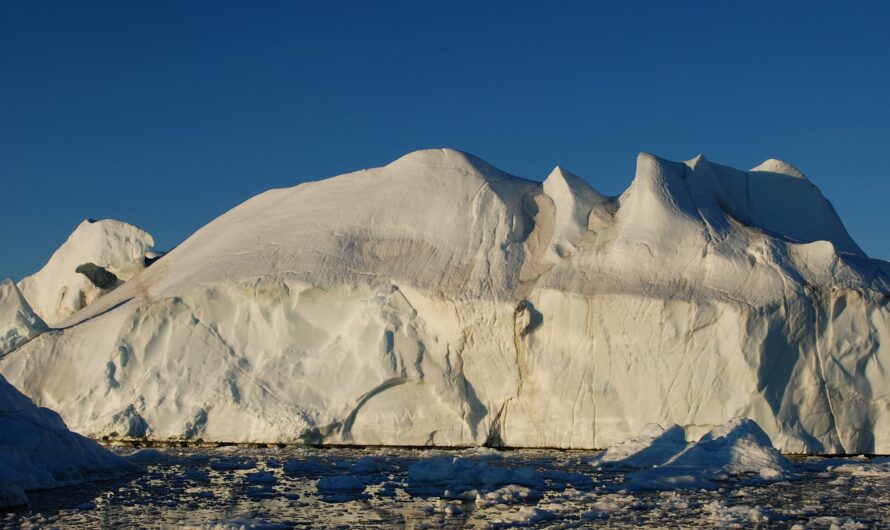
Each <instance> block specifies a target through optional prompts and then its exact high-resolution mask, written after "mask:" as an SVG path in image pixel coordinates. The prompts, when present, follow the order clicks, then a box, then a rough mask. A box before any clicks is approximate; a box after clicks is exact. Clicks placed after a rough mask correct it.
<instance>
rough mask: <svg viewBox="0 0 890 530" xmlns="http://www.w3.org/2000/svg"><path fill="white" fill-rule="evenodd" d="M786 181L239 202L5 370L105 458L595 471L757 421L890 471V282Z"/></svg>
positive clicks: (654, 164) (414, 183)
mask: <svg viewBox="0 0 890 530" xmlns="http://www.w3.org/2000/svg"><path fill="white" fill-rule="evenodd" d="M786 166H787V165H783V164H779V163H777V162H770V163H767V164H766V165H763V166H761V167H759V168H756V170H754V171H749V172H745V171H738V170H734V169H732V168H728V167H725V166H721V165H719V164H714V163H711V162H709V161H708V160H706V159H705V158H704V157H697V158H695V159H693V160H690V161H687V162H683V163H675V162H669V161H665V160H662V159H659V158H657V157H654V156H652V155H647V154H641V155H640V157H639V159H638V161H637V172H636V176H635V178H634V180H633V182H632V183H631V185H630V186H629V188H628V189H627V190H626V191H625V192H624V193H623V194H621V195H620V196H618V197H604V196H602V195H601V194H599V193H597V192H596V191H594V190H593V189H592V188H591V187H590V186H589V185H587V183H586V182H584V181H583V180H582V179H580V178H577V177H575V176H573V175H571V174H570V173H569V172H567V171H565V170H562V169H557V170H555V171H554V172H553V173H552V174H551V175H550V176H549V177H547V179H546V180H545V181H544V182H543V183H538V182H533V181H530V180H524V179H520V178H516V177H512V176H510V175H507V174H505V173H503V172H501V171H499V170H497V169H495V168H493V167H491V166H490V165H488V164H486V163H485V162H483V161H481V160H480V159H478V158H476V157H473V156H471V155H467V154H464V153H460V152H457V151H452V150H429V151H420V152H416V153H412V154H409V155H407V156H405V157H403V158H401V159H399V160H397V161H395V162H393V163H391V164H389V165H387V166H385V167H382V168H375V169H369V170H366V171H359V172H356V173H351V174H348V175H342V176H339V177H335V178H331V179H327V180H323V181H318V182H311V183H306V184H301V185H299V186H296V187H293V188H288V189H277V190H271V191H268V192H266V193H263V194H261V195H258V196H256V197H254V198H252V199H250V200H248V201H246V202H245V203H243V204H241V205H240V206H238V207H236V208H234V209H232V210H231V211H229V212H227V213H226V214H224V215H222V216H220V217H219V218H217V219H215V220H213V221H212V222H210V223H209V224H207V225H206V226H204V227H203V228H201V229H200V230H198V231H197V232H196V233H195V234H193V235H192V236H191V237H190V238H189V239H187V240H186V241H185V242H183V243H182V244H180V245H179V246H177V247H176V248H175V249H174V250H173V251H171V252H170V253H168V254H167V255H165V256H164V258H163V259H162V260H160V261H158V262H157V263H155V264H153V265H151V266H150V267H148V268H146V269H144V270H142V271H141V272H139V273H138V274H137V275H136V276H134V277H132V278H131V279H130V280H129V281H127V282H125V283H123V284H122V285H120V286H119V287H117V288H116V289H114V290H113V291H111V292H109V293H107V294H104V296H102V297H101V298H98V299H96V300H95V301H93V302H92V303H90V304H89V305H87V306H86V307H84V308H83V309H80V310H79V311H77V312H76V313H74V314H71V315H70V316H68V317H67V318H66V320H65V321H64V325H65V328H66V329H64V330H62V331H59V332H54V333H48V334H44V335H42V336H41V337H39V338H38V339H36V340H32V341H30V342H28V343H26V344H24V345H21V346H19V347H18V348H17V349H16V350H15V351H13V352H12V353H11V354H9V355H7V356H6V357H4V358H2V359H0V372H2V373H3V374H4V375H5V376H6V377H7V378H8V379H9V380H10V381H11V382H13V383H14V384H15V385H17V386H18V387H19V388H21V389H23V391H25V392H27V393H28V395H30V396H33V398H34V399H35V401H36V402H37V403H39V404H41V405H43V406H48V407H51V408H53V409H56V410H58V411H59V413H60V414H61V415H62V416H63V417H64V418H65V420H66V422H68V424H69V425H71V426H72V428H74V429H76V430H77V431H79V432H82V433H84V434H87V435H89V436H96V437H99V436H110V437H112V438H139V437H142V436H147V437H148V438H150V439H161V440H165V439H191V440H195V439H202V440H204V441H225V442H299V441H305V442H312V443H324V444H344V443H345V444H369V445H378V444H383V445H387V444H398V445H415V446H418V445H441V446H474V445H483V444H489V445H507V446H515V447H574V448H601V447H607V446H610V445H612V444H615V443H616V442H620V441H622V440H625V439H627V438H629V437H631V436H632V435H634V434H636V433H638V432H640V430H641V429H642V428H643V427H644V426H645V425H646V424H649V423H657V424H661V425H670V424H677V425H679V426H681V427H682V428H683V429H684V430H685V432H686V433H687V435H688V436H689V437H690V438H696V437H699V436H701V435H702V434H704V433H705V432H707V431H708V430H710V429H711V428H713V427H714V426H715V425H721V424H723V423H725V422H726V421H728V420H730V419H731V418H734V417H736V416H745V417H749V418H751V419H752V420H754V421H756V422H757V423H758V424H759V425H760V426H761V427H762V428H763V430H764V431H765V432H766V433H767V434H768V435H769V437H770V438H771V439H772V440H773V442H774V443H775V444H776V446H777V447H778V448H780V449H781V450H783V451H789V452H818V453H859V452H863V453H881V452H884V453H888V452H890V445H888V444H890V411H888V410H887V407H886V403H887V402H888V400H890V372H887V371H886V370H885V369H884V368H883V367H884V366H887V365H888V364H890V336H888V334H890V304H888V302H887V300H888V296H890V265H888V264H887V263H886V262H883V261H880V260H870V259H869V258H867V257H866V256H865V255H864V254H863V253H862V252H861V250H859V248H858V247H857V246H856V244H855V242H853V240H852V239H851V238H850V236H849V234H848V233H847V232H846V230H845V229H844V227H843V224H842V223H841V221H840V219H839V218H838V217H837V215H836V213H835V212H834V209H833V208H832V207H831V205H830V203H829V202H828V201H827V200H826V199H825V198H824V197H823V196H822V195H821V193H820V192H819V190H818V189H817V188H816V187H815V186H814V185H813V184H812V183H811V182H810V181H808V180H807V179H804V178H801V177H800V176H798V175H797V174H795V172H794V171H793V170H792V169H789V168H788V167H786ZM798 173H799V172H798ZM82 228H83V227H82ZM80 230H81V229H79V230H78V232H80ZM76 233H77V232H76ZM72 237H74V236H72ZM100 239H101V238H100ZM132 241H133V245H132V246H131V247H127V246H126V245H123V246H124V247H126V248H131V249H132V252H131V253H127V256H129V257H128V258H127V259H130V258H132V259H135V260H137V261H138V260H139V259H142V258H143V257H144V256H145V253H146V251H147V250H148V246H150V244H149V241H148V239H146V238H145V237H143V238H142V239H139V238H138V237H136V236H135V235H134V236H133V239H132ZM69 243H70V242H69ZM114 248H121V245H117V244H115V245H114ZM63 250H64V252H63ZM80 252H81V251H80V250H76V246H75V245H73V244H72V245H69V244H66V245H65V246H64V247H63V249H60V251H59V252H58V253H57V256H60V257H59V258H58V259H57V258H56V257H55V256H54V258H53V259H52V260H51V261H50V264H48V265H47V267H49V266H50V265H51V264H53V263H56V262H59V263H61V262H64V263H65V264H67V265H65V267H62V269H64V270H62V269H60V270H62V272H59V273H58V274H59V276H58V277H56V276H55V274H56V273H53V274H49V273H46V274H44V273H38V276H35V277H31V280H29V281H27V282H25V281H23V282H22V285H23V287H22V292H23V293H24V295H25V297H26V298H27V299H28V300H29V301H30V302H31V303H32V306H34V307H35V311H37V312H38V313H41V311H43V310H44V309H40V310H38V307H40V308H44V307H49V309H48V311H55V312H56V313H57V316H58V317H62V316H65V315H67V314H68V313H70V312H71V311H74V310H75V309H76V308H77V307H80V306H78V305H77V304H72V303H69V302H70V297H67V295H66V296H63V297H62V300H63V302H64V303H62V304H61V305H59V304H57V303H56V302H57V301H58V300H59V293H60V290H61V287H60V285H68V284H69V283H70V282H69V280H67V279H66V280H64V281H61V279H62V278H69V277H68V276H65V274H68V272H66V271H68V269H70V268H71V266H75V267H76V266H77V265H79V264H80V263H79V262H80V261H81V259H80V257H78V258H77V259H74V258H72V257H69V254H70V255H71V256H73V255H74V254H75V253H76V254H77V255H78V256H80V255H81V254H80ZM87 255H89V259H88V260H87V261H92V262H94V263H96V264H98V265H103V266H105V265H108V264H107V263H104V262H100V261H97V258H95V257H94V256H95V253H91V252H86V251H85V252H84V254H83V256H84V257H86V256H87ZM63 258H64V259H63ZM131 263H132V261H131ZM54 266H55V265H54ZM109 266H110V265H109ZM45 270H47V269H45ZM115 270H117V269H115ZM63 272H64V274H62V273H63ZM71 274H74V273H71ZM115 274H118V272H115ZM77 276H78V277H80V278H83V275H77ZM119 277H121V278H125V277H127V275H125V274H123V273H121V275H120V276H119ZM44 278H45V281H44ZM38 280H39V281H38ZM83 280H84V281H86V280H85V278H83ZM60 281H61V283H60ZM26 283H27V284H28V285H25V284H26ZM78 285H79V286H74V287H72V290H70V291H71V292H73V290H82V289H83V288H84V287H83V284H78ZM41 286H43V287H41ZM25 287H28V288H27V289H26V288H25ZM38 287H39V289H38ZM29 290H36V291H34V292H40V293H49V294H46V300H43V294H41V300H43V301H41V302H40V303H35V302H34V301H33V300H32V299H31V295H29ZM67 292H68V291H66V293H67ZM82 292H86V291H82ZM91 296H93V295H92V294H90V295H89V296H87V297H86V298H89V297H91ZM82 305H83V304H81V306H82ZM63 313H64V314H63ZM53 322H54V320H53V319H50V322H48V323H50V324H51V325H52V323H53Z"/></svg>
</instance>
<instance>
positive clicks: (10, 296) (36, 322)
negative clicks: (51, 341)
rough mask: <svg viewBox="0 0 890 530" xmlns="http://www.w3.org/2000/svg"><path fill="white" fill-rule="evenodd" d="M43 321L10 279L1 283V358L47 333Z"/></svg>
mask: <svg viewBox="0 0 890 530" xmlns="http://www.w3.org/2000/svg"><path fill="white" fill-rule="evenodd" d="M46 329H47V327H46V324H45V323H44V322H43V320H42V319H41V318H40V317H39V316H37V314H36V313H34V311H33V310H32V309H31V306H30V304H28V301H27V300H25V297H24V296H22V293H21V292H20V291H19V289H18V287H16V285H15V283H14V282H13V281H12V280H10V279H9V278H7V279H5V280H3V281H2V282H0V356H2V355H5V354H7V353H9V352H11V351H12V350H14V349H16V348H18V347H19V346H21V345H22V344H24V343H26V342H28V341H29V340H31V339H32V338H34V337H36V336H37V335H40V334H41V333H43V332H44V331H46Z"/></svg>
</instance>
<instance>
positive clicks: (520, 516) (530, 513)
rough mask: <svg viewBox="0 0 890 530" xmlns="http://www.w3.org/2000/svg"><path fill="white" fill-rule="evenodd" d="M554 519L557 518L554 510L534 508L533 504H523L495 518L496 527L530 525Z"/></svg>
mask: <svg viewBox="0 0 890 530" xmlns="http://www.w3.org/2000/svg"><path fill="white" fill-rule="evenodd" d="M552 519H556V514H555V513H553V512H550V511H547V510H542V509H540V508H533V507H531V506H523V507H522V508H520V509H519V510H517V511H515V512H510V513H507V514H505V515H503V516H501V517H499V518H497V519H495V520H494V526H495V527H496V528H503V527H507V526H530V525H533V524H537V523H540V522H543V521H550V520H552Z"/></svg>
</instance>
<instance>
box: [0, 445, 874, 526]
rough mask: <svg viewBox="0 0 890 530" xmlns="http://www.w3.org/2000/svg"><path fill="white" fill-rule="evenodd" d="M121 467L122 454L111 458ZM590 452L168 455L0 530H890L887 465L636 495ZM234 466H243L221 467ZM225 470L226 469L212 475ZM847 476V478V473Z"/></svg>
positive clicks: (68, 492)
mask: <svg viewBox="0 0 890 530" xmlns="http://www.w3.org/2000/svg"><path fill="white" fill-rule="evenodd" d="M114 451H115V452H117V453H119V454H122V455H126V454H129V453H132V452H133V450H132V449H129V448H116V449H114ZM596 459H597V455H596V454H595V453H593V452H585V451H558V450H515V451H504V452H492V451H487V450H481V451H480V450H478V449H471V450H461V451H457V450H417V449H398V448H386V449H345V448H331V449H313V448H300V447H285V448H229V447H226V448H221V449H207V448H167V449H160V450H152V451H150V452H141V453H140V454H137V455H136V456H135V457H133V458H131V461H133V462H135V463H137V464H139V465H141V466H144V469H145V472H144V473H143V474H137V475H134V476H131V477H128V478H125V479H119V480H115V481H107V482H104V483H91V484H87V485H82V486H79V487H77V488H67V489H62V490H54V491H52V492H45V493H35V494H32V495H31V506H30V507H29V508H28V509H22V510H18V511H14V512H10V513H7V514H6V515H5V516H2V517H0V523H2V525H3V526H4V527H10V528H12V527H28V526H32V527H58V528H74V527H90V528H95V527H121V528H133V527H185V528H226V529H228V528H242V527H243V528H350V527H352V528H405V527H409V528H440V527H445V528H506V527H516V526H521V527H533V528H577V527H580V528H588V527H609V528H632V527H640V526H650V527H659V528H664V527H670V528H677V527H682V528H715V527H717V528H748V527H769V528H825V529H828V528H849V529H852V528H890V469H888V460H887V459H866V458H834V459H826V458H818V457H810V458H806V459H802V458H797V459H794V460H793V461H792V462H791V463H790V464H789V465H790V466H792V468H793V471H794V474H795V478H794V479H792V480H778V481H772V480H762V479H760V478H759V477H755V476H727V477H726V478H725V480H720V481H718V483H717V484H716V487H715V488H712V489H691V490H676V491H652V490H634V489H629V488H627V486H626V482H627V478H628V475H627V473H629V472H630V471H629V470H621V469H617V468H613V467H603V466H593V465H591V464H590V462H591V461H594V460H596ZM232 461H238V462H242V463H244V464H245V465H243V466H235V467H233V466H230V465H229V464H228V463H230V462H232ZM220 463H225V464H224V465H219V464H220ZM854 470H855V471H854Z"/></svg>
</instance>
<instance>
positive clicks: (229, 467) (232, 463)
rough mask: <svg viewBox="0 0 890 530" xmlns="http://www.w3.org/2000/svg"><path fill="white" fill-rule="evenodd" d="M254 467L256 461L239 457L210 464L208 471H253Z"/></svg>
mask: <svg viewBox="0 0 890 530" xmlns="http://www.w3.org/2000/svg"><path fill="white" fill-rule="evenodd" d="M255 467H256V461H254V460H252V459H250V458H246V457H240V456H234V457H230V458H223V459H222V460H217V461H216V462H213V463H212V464H210V469H213V470H214V471H235V470H243V469H253V468H255Z"/></svg>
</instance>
